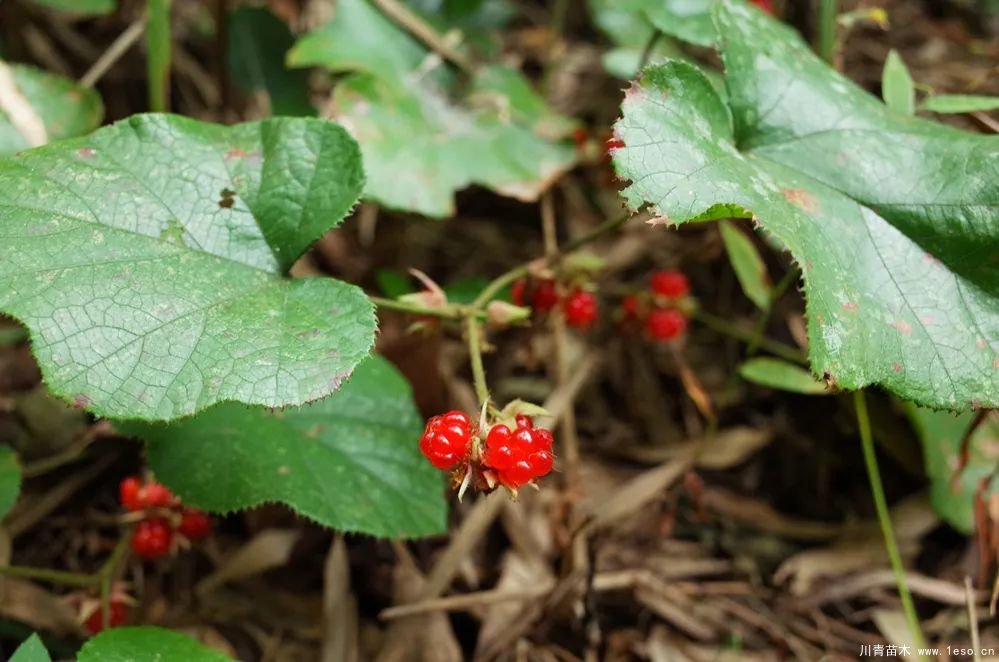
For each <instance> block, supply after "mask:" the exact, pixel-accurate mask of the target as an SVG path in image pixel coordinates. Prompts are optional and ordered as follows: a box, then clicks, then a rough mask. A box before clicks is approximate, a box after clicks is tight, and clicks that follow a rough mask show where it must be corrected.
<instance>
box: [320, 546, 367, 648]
mask: <svg viewBox="0 0 999 662" xmlns="http://www.w3.org/2000/svg"><path fill="white" fill-rule="evenodd" d="M323 579H324V582H323V645H322V652H321V658H320V659H321V662H355V660H357V659H358V648H357V646H358V644H357V599H356V598H355V597H354V594H353V592H352V591H351V590H350V563H349V560H348V558H347V545H346V543H344V541H343V536H339V535H338V536H336V537H335V538H333V544H332V545H330V551H329V553H328V554H327V555H326V566H325V568H324V569H323Z"/></svg>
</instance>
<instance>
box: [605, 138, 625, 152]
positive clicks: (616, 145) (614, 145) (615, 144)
mask: <svg viewBox="0 0 999 662" xmlns="http://www.w3.org/2000/svg"><path fill="white" fill-rule="evenodd" d="M622 147H624V141H623V140H621V139H620V138H617V137H612V138H611V139H610V140H608V141H607V151H608V152H610V151H611V150H615V149H621V148H622Z"/></svg>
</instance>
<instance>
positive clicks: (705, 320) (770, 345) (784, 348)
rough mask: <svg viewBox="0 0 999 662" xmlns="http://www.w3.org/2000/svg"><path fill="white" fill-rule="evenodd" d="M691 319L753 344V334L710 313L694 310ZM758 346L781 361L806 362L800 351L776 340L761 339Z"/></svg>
mask: <svg viewBox="0 0 999 662" xmlns="http://www.w3.org/2000/svg"><path fill="white" fill-rule="evenodd" d="M691 317H693V318H694V319H696V320H697V321H698V322H701V323H702V324H704V326H706V327H708V328H710V329H713V330H714V331H717V332H718V333H721V334H724V335H726V336H730V337H732V338H735V339H736V340H741V341H742V342H744V343H746V344H749V343H751V342H753V339H754V337H755V333H754V332H752V331H748V330H746V329H742V328H740V327H738V326H736V325H735V324H732V323H731V322H729V321H728V320H726V319H723V318H721V317H716V316H714V315H712V314H711V313H706V312H704V311H703V310H695V311H694V312H693V314H692V315H691ZM759 346H760V348H761V349H765V350H766V351H768V352H770V353H771V354H773V355H774V356H779V357H781V358H782V359H785V360H787V361H791V362H793V363H805V362H806V360H807V357H806V356H805V354H804V352H802V351H801V350H798V349H795V348H794V347H791V346H789V345H785V344H784V343H782V342H778V341H776V340H771V339H769V338H762V339H761V340H760V341H759Z"/></svg>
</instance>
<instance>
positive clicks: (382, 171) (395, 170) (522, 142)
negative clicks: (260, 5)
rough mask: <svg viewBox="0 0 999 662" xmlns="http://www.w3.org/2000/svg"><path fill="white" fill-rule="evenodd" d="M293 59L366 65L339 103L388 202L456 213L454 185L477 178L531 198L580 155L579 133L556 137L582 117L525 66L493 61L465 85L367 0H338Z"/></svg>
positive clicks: (380, 196)
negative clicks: (550, 100)
mask: <svg viewBox="0 0 999 662" xmlns="http://www.w3.org/2000/svg"><path fill="white" fill-rule="evenodd" d="M371 44H378V48H372V47H371ZM288 60H289V62H290V63H291V64H292V65H294V66H312V65H320V66H323V67H326V68H327V69H329V70H331V71H335V72H342V71H354V72H360V73H358V74H357V75H354V76H350V77H348V78H347V79H346V80H343V81H341V82H340V83H339V84H338V85H337V87H336V89H335V90H334V95H333V100H332V103H331V105H330V108H331V110H332V113H333V115H334V116H335V117H336V118H337V119H339V120H340V121H341V122H342V123H343V124H344V126H346V127H347V128H348V129H349V130H350V132H351V133H352V134H353V135H354V137H355V138H357V140H358V142H359V143H360V144H361V149H362V151H363V155H364V167H365V171H366V173H367V176H368V186H367V188H366V189H365V197H368V198H371V199H373V200H376V201H377V202H379V203H380V204H382V205H384V206H386V207H391V208H394V209H402V210H408V211H415V212H418V213H420V214H424V215H427V216H437V217H443V216H450V215H452V214H453V213H454V200H453V198H454V193H455V192H456V191H457V190H459V189H463V188H465V187H467V186H470V185H472V184H479V185H481V186H485V187H488V188H490V189H492V190H494V191H496V192H498V193H500V194H501V195H506V196H510V197H514V198H517V199H519V200H524V201H528V202H531V201H534V200H536V199H537V198H538V196H539V195H540V194H541V192H542V191H544V190H545V189H546V188H547V187H548V186H549V185H550V183H551V182H552V180H553V179H554V178H555V177H557V176H558V175H559V174H561V173H562V172H564V171H565V170H567V169H568V168H569V167H570V166H571V165H572V164H573V163H574V162H575V159H576V152H575V149H574V147H573V146H572V144H571V143H569V142H568V141H560V142H554V140H556V139H558V138H561V137H562V136H564V135H566V134H567V133H568V132H569V131H571V129H572V127H573V126H574V123H573V122H572V120H570V119H568V118H564V117H561V116H559V115H557V114H556V113H554V112H552V111H551V110H550V109H548V107H547V106H546V105H545V103H544V102H543V100H542V99H541V98H540V97H539V96H538V95H537V93H535V92H534V91H533V90H532V89H531V86H530V84H529V83H528V82H527V81H526V80H525V79H524V77H523V76H522V75H521V74H520V73H519V72H517V71H515V70H512V69H505V68H500V67H495V68H485V69H483V70H480V71H477V72H476V74H475V76H474V78H473V80H472V81H471V86H470V89H469V90H467V91H466V90H465V89H464V87H462V88H461V89H460V90H459V89H458V86H457V84H456V77H455V76H454V75H453V74H452V73H451V72H450V70H449V69H448V68H447V67H445V66H441V64H440V61H439V58H438V57H437V56H436V55H434V54H432V53H430V52H428V51H427V50H425V49H424V48H423V46H421V45H420V44H418V43H416V42H415V41H414V40H413V39H412V38H411V37H410V36H409V35H408V34H406V33H405V32H403V31H402V30H400V29H399V28H397V27H396V26H395V25H394V24H392V23H391V22H390V21H389V20H388V19H387V18H385V17H384V16H382V15H381V14H380V13H379V12H378V11H377V10H375V9H374V8H373V7H372V6H371V5H370V4H369V3H367V2H364V0H343V1H342V2H340V3H338V5H337V11H336V14H335V16H334V18H333V20H332V21H331V22H330V23H328V24H327V25H325V26H323V27H321V28H319V29H318V30H316V31H315V32H313V33H311V34H309V35H306V36H305V37H303V38H302V39H301V40H300V41H299V42H298V43H297V44H296V45H295V47H294V48H293V49H292V51H291V53H290V54H289V56H288Z"/></svg>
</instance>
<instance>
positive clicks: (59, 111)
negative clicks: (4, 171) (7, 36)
mask: <svg viewBox="0 0 999 662" xmlns="http://www.w3.org/2000/svg"><path fill="white" fill-rule="evenodd" d="M3 66H6V67H8V68H9V70H10V74H11V77H12V78H13V82H14V86H15V87H16V88H17V90H18V92H20V93H21V95H22V96H23V97H24V99H25V100H26V101H27V102H28V104H29V105H30V106H31V108H32V109H34V111H35V113H36V114H37V115H38V119H39V120H41V123H42V124H43V125H44V126H45V131H46V133H47V134H48V139H49V140H50V141H51V140H57V139H59V138H70V137H72V136H78V135H81V134H84V133H87V132H88V131H92V130H93V129H94V128H96V127H97V125H99V124H100V123H101V118H102V117H103V116H104V106H102V105H101V98H100V97H99V96H97V93H96V92H94V91H93V90H91V89H88V88H85V87H81V86H79V85H77V84H76V83H74V82H73V81H71V80H69V79H66V78H63V77H62V76H56V75H55V74H50V73H48V72H45V71H42V70H41V69H36V68H34V67H29V66H26V65H23V64H7V65H4V63H3V62H0V67H3ZM31 146H32V145H31V143H29V142H28V140H27V138H25V137H24V136H23V135H22V134H21V132H20V131H18V129H17V127H15V126H14V124H13V123H12V122H11V121H10V118H9V117H7V115H6V114H4V112H3V111H2V110H0V156H9V155H10V154H13V153H15V152H18V151H20V150H22V149H27V148H29V147H31Z"/></svg>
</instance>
